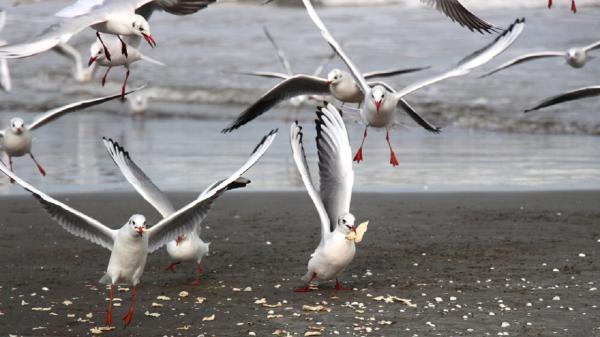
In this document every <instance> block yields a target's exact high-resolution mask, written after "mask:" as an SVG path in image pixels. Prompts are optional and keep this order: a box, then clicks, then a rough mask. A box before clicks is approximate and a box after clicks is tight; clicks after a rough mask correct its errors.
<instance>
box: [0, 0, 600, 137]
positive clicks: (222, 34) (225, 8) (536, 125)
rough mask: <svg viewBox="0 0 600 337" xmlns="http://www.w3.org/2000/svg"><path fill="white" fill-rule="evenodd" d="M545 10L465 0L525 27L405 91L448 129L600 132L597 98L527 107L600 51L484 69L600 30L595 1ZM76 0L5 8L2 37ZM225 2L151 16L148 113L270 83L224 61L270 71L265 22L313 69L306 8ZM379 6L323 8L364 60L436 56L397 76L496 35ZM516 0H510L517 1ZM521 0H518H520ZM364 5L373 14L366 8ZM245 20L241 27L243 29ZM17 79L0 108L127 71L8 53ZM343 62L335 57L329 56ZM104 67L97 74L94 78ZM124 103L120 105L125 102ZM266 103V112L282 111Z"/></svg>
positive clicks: (298, 66) (583, 81)
mask: <svg viewBox="0 0 600 337" xmlns="http://www.w3.org/2000/svg"><path fill="white" fill-rule="evenodd" d="M556 2H557V6H558V8H555V9H554V10H547V9H546V8H544V6H543V4H544V3H545V1H544V0H528V1H527V2H524V3H523V4H524V5H525V6H531V5H533V4H538V7H534V8H530V7H520V6H519V5H515V6H512V7H511V6H506V5H502V4H498V1H495V2H493V3H491V4H490V5H484V4H485V3H486V1H480V0H477V1H467V4H469V5H470V6H473V7H472V8H473V10H474V11H476V12H477V13H478V14H479V15H480V16H482V17H483V18H485V19H487V20H490V21H491V22H494V23H496V24H498V25H501V26H507V25H508V24H509V23H511V22H513V21H514V19H515V18H516V17H519V16H525V17H526V18H527V27H526V29H525V31H524V33H523V34H522V36H521V37H520V39H519V40H518V41H517V42H516V43H515V44H514V46H513V47H511V48H510V49H509V50H508V51H506V52H505V54H504V55H501V56H500V57H499V58H498V59H497V60H494V61H492V62H490V64H488V65H486V66H484V67H482V68H481V69H478V70H476V71H475V72H474V73H473V74H472V75H470V76H467V77H463V78H457V79H451V80H448V81H445V82H443V83H439V84H437V85H435V86H431V87H428V88H425V89H423V90H421V91H419V92H416V93H415V94H413V95H410V96H409V97H408V99H409V101H410V102H411V103H412V104H413V105H414V106H415V107H416V108H417V109H418V110H419V111H420V112H421V113H422V114H423V115H424V116H426V117H428V118H429V119H431V120H432V121H433V122H435V123H437V124H439V125H441V126H443V127H446V128H447V129H449V128H457V129H476V130H494V131H521V132H537V133H573V134H600V114H598V113H597V108H596V107H597V102H598V101H597V99H593V98H592V99H588V100H583V101H579V102H576V103H569V104H565V105H561V106H558V107H556V108H552V109H548V110H547V111H545V112H540V113H536V114H530V115H524V114H523V113H522V111H523V109H525V108H528V107H531V106H532V105H534V104H535V103H537V102H538V101H539V100H541V99H543V98H546V97H548V96H552V95H555V94H558V93H560V92H563V91H566V90H571V89H575V88H578V87H582V86H586V85H593V84H597V83H598V78H599V77H600V66H598V64H599V63H598V60H592V61H591V62H590V63H589V64H588V65H587V66H586V67H585V68H583V69H580V70H577V69H572V68H571V67H569V66H567V65H565V64H564V60H562V59H548V60H541V61H538V62H530V63H527V64H524V65H521V66H519V67H515V68H513V69H510V70H507V71H505V72H503V73H499V74H497V75H495V76H492V77H489V78H486V79H479V78H478V77H477V76H478V75H480V74H483V73H484V72H485V71H486V70H490V69H492V68H493V67H495V66H497V65H499V64H501V63H503V62H505V61H507V60H509V59H510V58H512V57H516V56H519V55H522V54H525V53H530V52H535V51H543V50H566V49H567V48H569V47H571V46H581V45H588V44H591V43H592V42H594V41H596V40H598V34H597V32H598V31H600V20H598V17H599V16H600V8H599V7H587V6H586V4H589V3H590V2H589V1H588V2H584V1H580V2H581V4H580V7H581V8H580V11H579V12H578V14H577V15H573V14H571V13H570V12H569V11H568V9H567V8H565V7H564V5H566V4H563V2H565V3H567V1H561V2H558V1H556ZM67 3H69V2H68V1H49V2H45V3H42V4H37V5H33V6H17V7H10V8H9V11H10V12H9V17H8V25H7V27H6V29H5V31H3V32H1V33H0V38H3V39H6V40H9V41H23V40H25V39H27V38H29V37H32V36H34V35H35V34H36V33H37V32H39V31H41V29H43V28H44V27H45V26H47V25H48V24H49V23H50V22H51V20H52V19H51V18H49V17H48V14H49V13H54V12H55V11H57V10H58V9H60V8H61V7H62V6H64V5H65V4H67ZM251 3H252V2H251V1H248V2H247V4H230V3H227V4H218V5H213V6H210V7H209V8H208V9H206V10H204V11H202V12H200V13H198V14H196V15H193V16H188V17H176V16H172V15H167V14H164V13H158V14H156V15H155V16H153V18H152V20H151V23H152V31H153V34H154V35H155V37H156V39H157V41H158V47H157V48H155V49H153V50H151V49H150V48H148V46H146V45H142V50H143V52H145V53H147V54H148V55H149V56H152V57H153V58H155V59H158V60H161V61H163V62H165V63H166V64H167V65H168V67H167V68H161V67H157V66H154V65H152V64H146V63H142V62H140V63H137V64H135V65H134V66H133V69H132V77H131V82H132V83H131V84H132V85H135V84H140V83H149V84H150V86H151V88H150V89H149V90H148V91H147V92H149V94H150V95H152V96H154V98H153V100H152V101H151V104H150V109H149V111H148V113H149V114H155V115H167V116H173V115H191V116H195V117H198V118H207V117H214V116H212V115H211V113H210V110H208V109H198V108H197V105H198V104H249V103H251V102H252V101H254V100H255V99H256V98H257V97H259V96H260V94H261V93H262V92H264V91H266V90H267V89H269V88H270V87H271V86H272V85H273V84H274V82H273V81H271V80H264V79H256V78H248V77H244V76H238V75H234V74H230V73H226V72H227V71H243V70H246V71H248V70H274V71H280V70H281V68H280V65H279V63H278V62H277V58H276V56H275V53H274V52H273V49H272V47H271V45H270V44H269V43H268V41H267V40H266V38H265V37H264V34H263V32H262V26H263V25H265V26H268V27H269V28H270V29H271V31H272V33H273V35H274V37H275V38H276V39H277V41H278V43H279V45H280V46H281V47H282V49H283V50H284V51H285V52H287V54H288V56H289V58H290V61H291V63H292V66H293V68H294V69H295V70H296V71H298V72H312V71H313V69H314V68H315V67H316V66H317V65H318V64H319V63H320V62H321V60H322V59H323V57H325V56H326V55H328V54H329V52H330V49H329V47H328V46H327V45H326V44H325V43H324V41H323V40H322V38H321V37H320V35H319V33H318V31H317V29H316V28H315V27H314V25H313V24H312V22H311V21H310V20H309V19H308V17H307V15H306V13H305V11H304V10H303V9H302V8H301V7H278V6H256V5H251ZM407 3H409V4H412V5H410V6H403V5H383V6H372V7H324V8H320V9H319V12H320V13H321V15H322V17H323V19H324V20H326V22H327V23H328V24H329V26H330V29H331V31H332V33H333V34H334V35H335V36H336V38H337V39H338V40H339V41H342V42H343V43H344V44H345V48H346V51H347V53H348V54H349V55H351V57H352V58H353V59H354V61H355V62H356V63H357V64H358V65H359V66H360V68H361V69H362V70H363V71H371V70H378V69H389V68H394V67H414V66H432V68H431V69H429V70H426V71H423V72H420V73H416V74H411V75H406V76H402V77H396V78H392V79H389V83H390V84H392V85H394V86H396V87H402V86H404V85H407V84H409V83H410V82H412V81H415V80H418V79H422V78H423V77H425V76H427V77H429V76H433V75H435V74H438V73H440V72H442V71H445V70H446V69H448V68H449V67H451V66H452V65H453V64H454V63H455V62H456V61H458V60H460V59H461V58H462V57H464V56H466V55H468V54H470V53H471V52H473V51H475V50H476V49H479V48H481V47H483V46H484V45H486V44H487V43H489V41H491V39H492V37H491V36H488V35H480V34H477V33H470V32H469V31H467V30H465V29H464V28H461V27H459V26H458V25H456V24H453V23H451V22H450V20H448V19H446V18H445V17H444V16H442V15H441V14H440V13H438V12H437V11H435V10H430V9H427V8H425V7H424V6H417V5H416V4H418V3H419V2H418V1H417V0H413V1H411V2H407ZM511 3H512V2H511ZM515 3H520V2H515ZM367 14H368V15H367ZM241 27H242V28H241ZM93 39H94V34H93V32H91V30H87V31H84V32H82V33H81V34H79V35H78V36H76V38H74V39H73V43H74V44H75V45H76V46H77V47H78V48H79V50H80V51H81V52H82V53H83V58H84V60H85V59H87V57H88V49H89V47H88V46H89V43H91V41H93ZM10 64H11V67H12V74H13V80H14V87H15V90H14V91H13V93H11V94H3V93H0V100H1V104H0V110H11V109H12V110H27V111H39V110H40V109H42V108H47V107H52V106H54V105H56V104H57V103H68V102H70V101H72V100H74V99H78V98H83V97H89V96H90V95H100V94H107V93H113V92H115V91H117V90H118V88H119V85H120V82H121V81H122V79H123V77H124V72H123V71H122V69H114V70H113V71H112V72H111V74H110V76H109V81H111V82H110V83H109V86H107V87H106V88H102V87H101V86H100V85H99V84H98V81H99V80H98V79H96V80H94V81H93V82H92V83H88V84H86V85H78V84H75V83H74V82H73V81H72V79H71V78H70V75H69V72H70V69H69V62H68V61H67V60H66V59H64V58H63V57H61V56H59V55H58V54H56V53H53V52H50V53H46V54H44V55H39V56H36V57H32V58H29V59H27V60H13V61H11V62H10ZM333 67H342V65H341V63H340V62H339V61H335V62H333V63H332V64H331V67H330V68H328V69H331V68H333ZM99 76H100V74H97V76H96V77H97V78H98V77H99ZM125 110H127V108H120V110H113V111H115V112H116V111H125ZM279 116H280V115H278V114H267V115H266V116H265V117H264V118H263V119H273V118H278V117H279Z"/></svg>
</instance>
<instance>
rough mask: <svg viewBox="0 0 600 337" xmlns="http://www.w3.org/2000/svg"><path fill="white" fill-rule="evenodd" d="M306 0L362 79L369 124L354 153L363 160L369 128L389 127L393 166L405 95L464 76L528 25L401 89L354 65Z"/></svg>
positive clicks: (327, 35) (363, 114)
mask: <svg viewBox="0 0 600 337" xmlns="http://www.w3.org/2000/svg"><path fill="white" fill-rule="evenodd" d="M302 2H303V3H304V6H305V7H306V10H307V12H308V15H309V16H310V18H311V19H312V21H313V22H314V23H315V25H316V26H317V27H318V28H319V30H320V31H321V35H322V36H323V38H324V39H325V40H326V41H327V43H328V44H329V45H330V46H331V48H333V50H334V51H335V52H336V53H337V54H338V56H339V57H340V58H341V59H342V60H343V61H344V63H345V64H346V66H347V67H348V68H349V69H350V72H351V74H352V77H353V78H354V80H355V81H356V82H357V83H358V85H359V88H360V90H361V92H362V93H363V102H362V103H361V107H362V108H361V110H360V115H361V117H362V120H363V122H364V124H365V125H366V126H365V131H364V133H363V139H362V142H361V145H360V147H359V149H358V151H357V153H356V155H355V156H354V161H356V162H360V161H362V160H363V154H362V148H363V145H364V141H365V139H366V138H367V130H368V128H369V127H375V128H385V129H386V142H387V144H388V147H389V149H390V164H391V165H392V166H398V159H397V157H396V154H395V153H394V150H393V148H392V144H391V143H390V136H389V132H390V128H391V127H392V126H393V123H394V121H395V119H394V117H395V111H396V109H397V107H398V106H399V105H400V106H402V105H405V104H406V102H405V101H403V97H404V96H406V95H408V94H410V93H412V92H414V91H417V90H419V89H421V88H423V87H426V86H429V85H431V84H434V83H437V82H440V81H443V80H445V79H448V78H452V77H458V76H464V75H466V74H468V73H470V72H471V70H473V69H474V68H476V67H478V66H481V65H483V64H485V63H487V62H489V61H490V60H491V59H493V58H494V57H496V56H497V55H499V54H500V53H502V52H503V51H504V50H506V49H507V48H508V47H509V46H510V45H511V44H512V43H513V42H514V41H515V40H516V39H517V37H518V36H519V35H520V34H521V32H522V31H523V28H524V26H525V19H517V20H516V21H515V22H514V23H513V24H512V25H511V26H510V27H509V28H508V29H506V30H505V31H504V32H503V33H502V34H500V35H499V36H498V37H497V38H496V39H495V40H494V41H493V42H492V43H490V44H488V45H487V46H485V47H484V48H481V49H479V50H477V51H475V52H474V53H472V54H471V55H469V56H467V57H465V58H463V59H462V60H461V61H460V62H458V64H457V65H456V66H455V67H454V68H452V69H450V70H449V71H447V72H445V73H443V74H441V75H437V76H434V77H432V78H429V79H425V80H423V81H419V82H416V83H414V84H411V85H409V86H407V87H405V88H403V89H401V90H399V91H396V90H394V89H393V88H392V87H391V86H389V85H388V84H386V83H385V82H378V83H375V85H372V84H370V83H368V82H367V79H366V78H365V75H364V74H363V73H361V72H360V70H359V69H358V67H357V66H356V65H354V63H353V62H352V60H351V59H350V58H349V57H348V56H347V55H346V53H345V52H344V50H343V49H342V47H341V46H340V45H339V44H338V43H337V42H336V40H335V39H334V38H333V36H332V35H331V33H330V32H329V30H328V29H327V27H326V26H325V24H324V23H323V21H321V19H320V18H319V16H318V14H317V12H316V11H315V9H314V7H313V6H312V4H311V2H310V0H302Z"/></svg>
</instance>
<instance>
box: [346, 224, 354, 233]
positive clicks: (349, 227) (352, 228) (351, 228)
mask: <svg viewBox="0 0 600 337" xmlns="http://www.w3.org/2000/svg"><path fill="white" fill-rule="evenodd" d="M346 227H348V229H349V230H351V231H353V232H354V233H355V234H356V227H354V226H350V225H346Z"/></svg>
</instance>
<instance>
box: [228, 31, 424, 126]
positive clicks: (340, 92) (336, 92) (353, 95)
mask: <svg viewBox="0 0 600 337" xmlns="http://www.w3.org/2000/svg"><path fill="white" fill-rule="evenodd" d="M263 29H264V32H265V35H266V36H267V39H268V40H269V41H270V42H271V44H272V45H273V48H274V49H275V51H276V53H277V57H278V58H279V62H280V63H281V65H282V66H283V68H284V69H285V71H286V73H280V72H271V71H253V72H241V74H243V75H251V76H259V77H266V78H276V79H281V80H283V82H281V83H279V84H278V85H277V86H276V87H275V88H280V87H288V86H291V85H293V83H296V82H297V83H301V80H300V79H299V78H298V77H295V76H296V75H300V76H302V79H304V78H306V77H308V76H309V77H308V78H312V79H313V80H314V82H315V84H317V85H318V83H323V84H328V85H327V86H328V90H327V88H325V87H326V86H325V85H323V88H322V93H327V94H331V95H332V96H333V97H335V98H336V99H337V100H339V101H340V102H342V103H360V102H361V101H362V93H361V92H360V89H359V88H358V86H357V85H356V82H354V80H353V79H352V76H351V75H350V74H348V73H347V72H344V71H342V70H340V69H333V70H332V71H330V72H329V74H328V75H327V78H326V79H325V78H320V77H319V75H321V73H322V72H323V70H324V69H325V67H326V66H327V64H328V63H329V62H330V61H331V60H332V59H333V58H334V57H335V56H336V53H335V52H332V53H331V54H330V55H329V56H328V57H326V58H325V59H324V60H323V61H322V62H321V64H319V66H318V67H317V69H315V71H314V72H313V73H312V75H302V74H296V73H294V71H293V70H292V66H291V64H290V61H289V60H288V58H287V56H286V55H285V52H284V51H283V50H282V49H281V48H279V46H278V45H277V43H276V42H275V39H274V38H273V36H272V35H271V33H270V32H269V30H268V29H267V27H263ZM427 68H429V67H417V68H405V69H389V70H383V71H372V72H369V73H366V74H365V77H366V78H368V79H373V78H382V77H391V76H396V75H402V74H408V73H412V72H416V71H421V70H424V69H427ZM287 80H289V81H287ZM275 88H274V89H275ZM271 92H272V91H270V92H269V93H271ZM269 93H267V95H265V96H263V98H261V99H264V98H266V96H268V95H269ZM310 97H314V96H311V95H299V96H292V97H291V98H290V101H291V103H292V105H294V106H296V107H299V106H301V105H302V104H303V103H304V102H306V101H307V100H308V99H309V98H310ZM263 113H264V111H263ZM248 114H253V113H252V112H248ZM256 117H258V116H256ZM239 126H241V125H239Z"/></svg>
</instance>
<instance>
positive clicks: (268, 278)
mask: <svg viewBox="0 0 600 337" xmlns="http://www.w3.org/2000/svg"><path fill="white" fill-rule="evenodd" d="M172 195H173V199H174V200H175V201H176V204H177V205H182V204H183V203H185V202H186V201H189V200H191V199H192V198H193V196H194V195H193V194H189V193H175V194H172ZM60 199H61V200H66V201H67V203H68V204H70V205H72V206H74V207H76V208H78V209H80V210H82V211H84V212H86V213H88V214H89V215H91V216H94V217H96V218H98V219H101V220H103V221H105V222H107V223H109V224H112V225H113V226H114V227H117V226H118V225H120V224H121V223H123V222H125V221H126V220H127V219H128V217H129V215H130V213H132V210H133V211H135V212H142V213H145V214H146V215H148V216H149V218H150V220H152V219H156V218H157V217H158V216H157V215H156V213H155V212H154V211H152V210H151V209H150V208H148V207H147V206H146V205H145V204H144V202H143V201H142V200H141V199H140V198H138V197H137V196H135V195H134V194H112V193H104V194H98V193H96V194H74V195H71V196H70V199H69V198H67V197H66V196H62V197H61V198H60ZM599 201H600V191H589V192H531V193H529V192H520V193H508V192H507V193H439V194H434V193H421V194H408V193H407V194H357V195H355V198H354V200H353V205H354V208H353V212H354V214H355V215H356V217H357V219H358V221H363V220H366V219H369V220H370V221H371V222H370V227H369V231H368V232H367V233H366V236H365V240H364V241H363V243H362V244H360V246H358V249H357V255H356V257H355V260H354V262H353V263H352V264H351V265H350V267H349V268H348V270H347V271H346V272H345V274H344V275H343V276H342V280H343V281H344V282H346V283H347V284H348V285H350V286H351V287H353V288H354V290H353V291H341V292H336V291H335V290H334V289H333V283H325V284H323V285H322V286H321V288H320V290H318V291H314V292H311V293H308V294H298V293H294V292H293V291H292V290H293V288H294V287H297V286H300V285H301V281H300V280H299V278H300V277H301V276H302V275H303V274H304V273H305V270H306V269H305V268H306V262H307V260H308V256H309V254H310V253H311V252H312V250H313V249H314V248H315V247H316V245H317V243H318V240H319V237H318V235H319V227H318V218H317V214H316V212H315V210H314V208H313V206H312V204H311V203H310V201H309V199H308V196H307V195H306V193H301V192H289V193H283V192H282V193H275V192H272V193H266V192H265V193H259V192H250V191H246V192H245V193H241V192H238V193H230V194H228V195H226V196H225V197H224V198H222V199H221V200H219V202H218V203H217V205H216V206H215V208H214V209H213V211H212V212H211V214H210V216H209V217H208V218H207V219H206V221H205V222H204V224H203V225H204V227H203V235H202V236H203V238H204V239H205V240H206V241H211V242H212V246H211V249H212V254H211V255H210V256H209V257H207V258H206V260H205V264H204V265H205V270H206V271H205V274H204V276H203V283H202V285H200V286H198V287H194V286H190V285H188V284H189V281H190V280H191V279H192V277H193V269H192V266H191V265H189V264H188V265H185V264H182V265H180V266H179V268H178V272H177V273H175V274H173V273H168V272H165V271H163V268H164V266H165V265H166V264H167V263H168V262H169V261H168V257H167V254H166V252H165V250H164V249H162V250H160V251H159V252H157V253H155V254H152V255H151V256H150V257H149V259H148V264H147V267H146V272H145V273H144V276H143V278H142V285H141V287H140V288H139V291H138V300H139V301H138V305H137V308H136V312H135V316H134V320H133V324H132V326H130V327H129V328H127V329H123V327H122V325H121V324H120V323H121V321H120V317H121V316H122V315H123V314H124V313H125V311H126V306H127V299H128V293H126V292H119V293H118V295H117V297H119V298H121V299H122V300H123V304H122V306H120V307H116V308H115V317H114V321H115V323H116V324H115V325H116V329H115V330H114V331H111V332H106V333H104V334H102V335H111V336H199V335H204V336H248V335H253V334H252V333H254V334H255V335H256V336H270V335H271V334H272V333H274V332H275V331H276V330H280V331H281V334H280V335H281V336H285V335H286V334H285V333H284V332H282V331H283V330H285V331H287V332H289V333H290V334H292V335H297V336H304V335H305V333H306V332H307V331H317V330H316V329H313V330H310V329H311V327H318V328H320V329H322V331H321V335H322V336H330V335H338V334H339V335H341V336H349V335H352V336H461V335H465V336H486V335H490V336H497V335H505V336H600V321H599V320H598V317H600V310H599V309H598V304H600V303H599V302H600V296H599V294H600V293H599V291H598V290H596V288H597V287H598V282H600V281H599V279H600V262H599V260H598V257H597V256H598V252H599V250H600V242H599V240H600V226H599V225H600V208H599V207H598V206H599ZM149 222H152V221H149ZM0 233H2V234H1V236H0V251H1V254H0V265H1V266H2V268H1V269H0V335H2V336H8V335H9V334H14V335H19V336H20V335H23V336H88V335H91V332H90V329H91V328H93V327H95V326H100V325H102V320H103V314H104V310H105V301H104V297H105V290H104V289H103V288H102V287H101V286H100V285H99V284H98V283H97V280H98V279H99V278H100V277H101V275H102V273H103V271H104V269H105V267H106V264H107V263H108V257H109V252H108V251H106V250H104V249H103V248H100V247H99V246H95V245H93V244H91V243H88V242H87V241H85V240H83V239H79V238H74V237H73V236H71V235H70V234H68V233H66V232H65V231H63V230H62V229H61V228H60V227H59V226H57V225H56V224H55V223H54V222H53V221H52V220H50V219H49V218H48V216H47V215H46V214H45V213H44V212H43V211H42V210H41V209H40V207H39V206H38V205H37V203H35V202H34V200H33V198H31V197H30V196H11V197H2V198H0ZM246 287H250V288H251V289H250V288H248V289H246V290H249V291H244V288H246ZM234 288H239V290H241V291H236V290H238V289H234ZM181 291H187V292H189V296H188V297H184V298H181V297H180V296H179V293H180V292H181ZM160 295H164V296H168V297H170V300H160V299H157V296H160ZM388 295H390V296H396V297H397V298H403V299H410V300H411V301H412V303H414V304H415V305H416V307H409V306H408V305H406V304H405V303H399V302H394V301H395V298H394V297H387V296H388ZM379 296H383V297H384V298H385V299H387V302H386V301H385V300H380V301H377V300H376V299H381V298H380V297H379ZM198 297H204V298H206V299H205V300H204V302H203V303H201V304H200V303H195V302H196V298H198ZM262 298H265V299H266V300H263V301H260V299H262ZM66 300H67V302H64V301H66ZM257 300H259V301H258V303H255V301H257ZM68 301H70V302H72V304H69V302H68ZM153 302H154V303H157V304H160V305H162V307H153V306H152V303H153ZM263 302H266V303H264V304H262V303H263ZM67 304H68V305H67ZM265 304H266V305H270V306H272V307H269V306H265ZM316 304H320V305H322V306H324V309H325V311H321V312H313V311H306V310H303V306H304V305H309V306H314V305H316ZM145 312H148V313H149V314H151V313H158V314H160V317H153V316H146V315H145ZM90 314H91V315H90ZM86 315H87V316H86ZM212 315H214V320H205V321H203V320H202V319H203V317H211V316H212ZM88 316H89V317H88ZM178 329H187V330H178Z"/></svg>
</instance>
